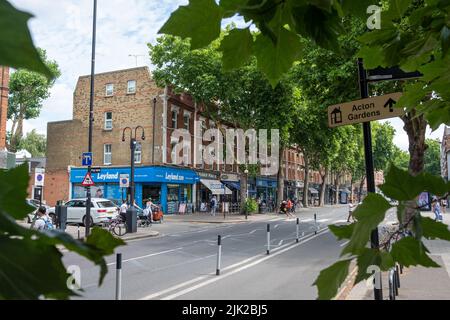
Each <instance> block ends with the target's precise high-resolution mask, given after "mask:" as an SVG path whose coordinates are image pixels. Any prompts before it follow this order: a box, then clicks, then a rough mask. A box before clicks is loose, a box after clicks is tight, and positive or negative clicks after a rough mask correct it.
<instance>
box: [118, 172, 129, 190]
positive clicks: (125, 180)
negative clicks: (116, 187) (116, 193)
mask: <svg viewBox="0 0 450 320" xmlns="http://www.w3.org/2000/svg"><path fill="white" fill-rule="evenodd" d="M119 181H120V188H128V187H129V186H130V175H129V174H121V175H120V177H119Z"/></svg>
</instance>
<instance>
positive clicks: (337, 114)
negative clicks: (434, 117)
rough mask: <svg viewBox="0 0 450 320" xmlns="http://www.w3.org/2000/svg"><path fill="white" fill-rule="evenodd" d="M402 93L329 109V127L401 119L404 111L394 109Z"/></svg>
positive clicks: (334, 106)
mask: <svg viewBox="0 0 450 320" xmlns="http://www.w3.org/2000/svg"><path fill="white" fill-rule="evenodd" d="M401 96H402V93H401V92H397V93H391V94H387V95H384V96H378V97H371V98H366V99H361V100H356V101H352V102H347V103H341V104H335V105H332V106H329V107H328V125H329V126H330V127H338V126H345V125H349V124H355V123H361V122H368V121H374V120H380V119H387V118H393V117H400V116H402V115H403V114H404V111H403V109H400V108H394V105H395V104H396V103H397V101H398V99H400V97H401Z"/></svg>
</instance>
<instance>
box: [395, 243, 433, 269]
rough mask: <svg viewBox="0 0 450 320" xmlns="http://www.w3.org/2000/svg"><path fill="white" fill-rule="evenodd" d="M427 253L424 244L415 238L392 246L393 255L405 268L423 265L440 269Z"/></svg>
mask: <svg viewBox="0 0 450 320" xmlns="http://www.w3.org/2000/svg"><path fill="white" fill-rule="evenodd" d="M427 252H429V251H428V249H427V248H426V247H425V246H424V245H423V243H422V242H420V241H418V240H416V239H414V238H413V237H406V238H403V239H401V240H400V241H398V242H396V243H394V244H393V245H392V250H391V255H392V257H393V258H394V260H395V261H397V262H399V263H401V264H402V265H404V266H405V267H409V266H417V265H421V266H424V267H427V268H428V267H432V268H439V267H440V266H439V265H438V264H437V263H436V262H434V261H433V260H432V259H431V258H430V257H429V256H428V255H427Z"/></svg>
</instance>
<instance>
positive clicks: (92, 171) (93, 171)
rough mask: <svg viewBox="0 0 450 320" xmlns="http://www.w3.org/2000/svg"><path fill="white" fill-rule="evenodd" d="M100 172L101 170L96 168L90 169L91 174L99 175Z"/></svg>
mask: <svg viewBox="0 0 450 320" xmlns="http://www.w3.org/2000/svg"><path fill="white" fill-rule="evenodd" d="M101 171H102V169H101V168H97V167H95V168H91V173H100V172H101Z"/></svg>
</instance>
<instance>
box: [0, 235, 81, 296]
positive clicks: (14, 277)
mask: <svg viewBox="0 0 450 320" xmlns="http://www.w3.org/2000/svg"><path fill="white" fill-rule="evenodd" d="M61 258H62V254H61V253H60V252H59V251H58V249H56V247H54V246H42V244H41V243H40V242H39V241H34V240H31V239H11V238H9V237H7V236H0V283H1V284H2V285H1V286H0V299H21V300H29V299H38V298H39V297H40V296H45V297H48V298H56V299H66V298H68V297H69V296H70V295H75V293H74V292H72V291H71V290H69V289H68V288H67V285H66V281H67V278H68V276H69V275H68V274H67V271H66V268H65V267H64V264H63V263H62V261H61Z"/></svg>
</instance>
